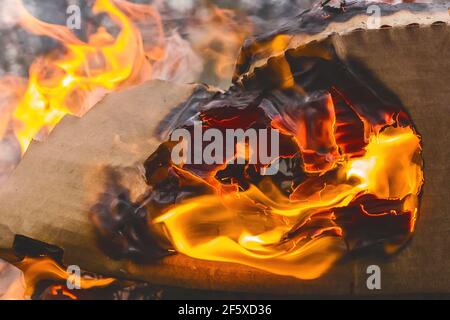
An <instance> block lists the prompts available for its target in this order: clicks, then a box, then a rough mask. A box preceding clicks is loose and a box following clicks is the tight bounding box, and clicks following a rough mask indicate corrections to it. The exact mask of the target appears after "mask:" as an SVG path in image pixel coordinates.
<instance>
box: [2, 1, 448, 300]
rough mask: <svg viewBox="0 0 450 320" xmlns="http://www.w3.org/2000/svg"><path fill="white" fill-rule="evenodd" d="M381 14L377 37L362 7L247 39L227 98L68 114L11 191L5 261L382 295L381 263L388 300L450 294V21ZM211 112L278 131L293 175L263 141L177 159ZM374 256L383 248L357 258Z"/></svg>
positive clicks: (219, 128) (159, 92) (120, 97)
mask: <svg viewBox="0 0 450 320" xmlns="http://www.w3.org/2000/svg"><path fill="white" fill-rule="evenodd" d="M379 8H380V9H381V11H380V13H381V16H380V17H379V21H378V22H377V24H378V28H376V29H373V30H368V29H367V21H368V16H367V6H366V5H364V4H363V5H354V6H350V7H348V8H346V9H345V10H344V11H343V10H342V9H332V8H325V9H321V10H312V11H307V12H304V13H302V14H301V15H299V16H298V20H296V21H293V22H292V23H291V24H289V25H286V26H284V27H283V28H282V29H280V30H277V31H276V32H273V33H271V34H268V35H264V36H262V37H257V38H254V39H252V40H249V41H247V42H246V43H245V44H244V46H243V48H242V51H241V55H240V57H239V59H238V65H237V68H236V73H235V77H234V83H233V85H232V87H231V88H230V89H229V90H227V91H225V92H222V91H218V90H216V89H213V88H209V87H206V86H195V85H173V84H170V83H165V82H160V81H156V82H148V83H145V84H143V85H140V86H137V87H134V88H131V89H128V90H124V91H122V92H119V93H115V94H111V95H109V96H107V97H106V98H105V99H103V100H102V101H101V102H100V103H98V104H97V106H96V107H95V108H94V109H93V110H91V111H90V112H88V113H87V114H86V115H85V116H84V117H83V118H75V117H65V118H64V119H63V120H62V121H61V122H60V123H59V124H58V125H57V126H56V127H55V129H54V130H53V132H52V133H51V135H50V136H49V138H48V139H47V141H45V142H41V143H32V144H31V146H30V148H29V149H28V151H27V153H26V154H25V157H24V159H23V160H22V162H21V163H20V165H19V166H18V168H17V169H16V170H15V172H14V174H13V175H12V177H11V178H10V180H9V181H8V184H7V185H6V186H5V188H4V189H3V190H2V191H1V194H0V203H2V208H1V209H0V210H1V211H0V212H1V216H2V220H1V222H0V230H1V233H0V247H1V248H3V249H4V250H5V256H6V257H9V259H10V260H14V258H12V257H11V255H8V254H6V253H7V252H8V250H11V249H12V250H13V252H14V253H15V254H16V255H18V256H30V255H33V256H42V255H47V256H49V257H51V258H52V259H54V260H55V261H58V262H60V263H63V264H64V265H78V266H80V267H81V268H82V269H84V270H87V271H90V272H95V273H98V274H102V275H107V276H111V277H114V278H125V279H133V280H143V281H148V282H152V283H156V284H165V285H174V286H183V287H192V288H203V289H211V290H219V289H220V290H235V291H258V292H271V293H275V292H278V293H285V294H286V293H293V294H299V293H301V294H321V293H326V294H350V293H356V294H367V293H369V291H368V289H367V286H366V282H365V279H366V277H367V273H366V270H367V267H368V266H370V265H372V264H376V265H379V266H380V267H381V268H382V270H383V279H384V281H383V293H384V294H398V293H418V292H426V293H442V292H448V290H449V287H450V283H449V275H448V263H447V262H446V261H450V259H449V257H448V250H447V246H448V244H449V241H448V240H449V238H448V225H449V223H450V220H449V219H448V218H447V215H448V212H449V207H448V201H447V199H446V196H447V189H446V187H445V186H446V173H448V171H449V167H448V161H447V156H448V151H447V148H446V147H445V146H446V140H447V137H448V133H447V130H446V128H447V125H448V117H446V115H447V112H448V106H447V101H448V97H449V90H448V88H447V87H448V86H447V84H448V79H447V78H448V74H449V72H448V71H449V69H450V65H449V62H448V59H446V58H447V57H446V52H448V49H449V48H448V46H449V41H448V37H449V27H448V21H449V15H448V11H447V9H446V8H444V7H442V6H433V5H419V4H403V5H397V6H387V5H379ZM197 122H201V123H202V126H203V127H205V128H207V129H215V130H216V131H215V132H225V131H226V130H230V129H234V130H239V129H240V130H243V131H244V130H248V129H258V130H268V129H270V128H276V129H277V130H279V132H280V140H279V147H280V148H279V149H280V153H279V156H278V157H277V159H272V160H274V161H277V162H278V171H277V172H276V174H273V175H265V174H264V173H263V171H264V169H265V168H266V167H267V166H266V164H263V163H261V162H258V159H259V158H258V157H257V158H256V159H257V161H256V163H250V162H249V159H250V158H251V156H252V151H254V150H252V148H251V144H250V143H249V141H250V140H251V137H248V136H247V137H246V140H245V139H244V140H243V141H241V142H243V143H242V144H241V147H240V149H239V148H236V149H234V150H240V152H238V151H236V152H234V153H233V154H232V157H231V158H230V157H228V158H227V157H226V156H225V155H226V152H224V153H222V156H220V157H217V158H219V160H223V161H216V162H213V163H207V164H205V163H202V162H201V161H200V162H198V163H196V162H195V161H194V163H192V162H190V161H186V159H188V158H189V156H193V157H194V158H195V155H192V154H191V155H189V154H186V152H185V153H184V154H183V159H184V160H183V161H180V162H179V163H175V162H174V161H173V157H172V155H173V154H174V148H175V146H177V144H176V142H177V139H174V132H175V131H176V130H179V129H183V130H185V131H184V132H191V131H192V130H195V123H197ZM262 138H263V137H261V136H259V137H257V138H256V139H259V140H258V141H259V142H260V140H261V139H262ZM265 138H266V139H265V141H266V142H267V141H270V138H271V137H269V136H266V137H265ZM204 140H205V139H204ZM210 140H212V139H210ZM188 142H189V141H188ZM210 142H211V141H210ZM236 145H237V143H236ZM201 147H203V145H202V146H201ZM267 149H270V148H267ZM219 151H220V147H217V148H215V150H214V152H211V153H210V155H212V156H214V157H215V156H217V154H218V153H220V152H219ZM222 151H223V150H222ZM239 159H240V160H242V162H241V163H239V162H238V160H239ZM422 159H423V160H422ZM233 161H234V162H235V163H233V164H232V162H233ZM412 234H414V235H415V236H414V239H412V241H411V235H412ZM359 252H363V253H364V252H372V253H373V252H376V254H373V255H371V256H364V257H359V258H358V259H345V258H347V257H349V254H351V253H359ZM380 252H381V253H382V255H381V254H380ZM8 253H9V254H10V252H8ZM394 253H396V255H395V256H394V257H393V258H392V259H390V260H386V258H380V256H383V257H386V254H387V256H392V254H394ZM431 261H441V262H442V263H431ZM430 263H431V264H430ZM22 266H23V265H22ZM46 266H47V267H48V266H49V265H48V264H47V265H46ZM55 266H56V264H55ZM24 267H26V266H24ZM59 272H60V271H59ZM55 273H56V274H57V273H58V272H55ZM63 274H64V272H63ZM313 279H314V280H313ZM306 280H311V281H306ZM103 284H104V283H103Z"/></svg>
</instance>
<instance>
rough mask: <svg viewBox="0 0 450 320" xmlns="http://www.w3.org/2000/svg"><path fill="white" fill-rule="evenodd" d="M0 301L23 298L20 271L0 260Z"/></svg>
mask: <svg viewBox="0 0 450 320" xmlns="http://www.w3.org/2000/svg"><path fill="white" fill-rule="evenodd" d="M0 280H1V281H0V300H19V299H24V298H25V279H24V276H23V273H22V271H20V270H19V269H17V268H16V267H14V266H13V265H11V264H9V263H7V262H5V261H3V260H1V259H0Z"/></svg>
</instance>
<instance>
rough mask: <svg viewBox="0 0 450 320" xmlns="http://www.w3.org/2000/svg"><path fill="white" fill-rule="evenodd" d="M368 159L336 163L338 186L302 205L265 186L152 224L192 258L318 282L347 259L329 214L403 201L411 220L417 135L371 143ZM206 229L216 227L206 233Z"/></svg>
mask: <svg viewBox="0 0 450 320" xmlns="http://www.w3.org/2000/svg"><path fill="white" fill-rule="evenodd" d="M365 151H366V153H365V155H364V156H363V157H361V158H355V159H350V160H343V161H342V162H341V163H339V164H338V170H337V173H336V176H337V181H333V183H330V184H326V185H325V186H324V187H323V189H321V190H319V191H318V192H317V193H316V194H314V195H312V196H310V197H309V199H308V200H306V201H305V200H293V198H295V196H296V194H297V196H298V193H300V192H301V191H300V190H296V191H294V192H293V193H292V194H291V199H289V198H288V197H285V196H284V195H282V194H280V193H279V192H277V190H276V188H274V186H273V185H271V184H270V183H265V184H266V185H264V184H262V185H261V186H259V187H256V186H252V187H250V189H248V190H247V191H245V192H238V193H230V194H226V195H223V194H222V195H217V194H216V195H208V196H203V197H200V198H193V199H190V200H186V201H184V202H183V203H181V204H179V205H177V206H175V207H173V208H170V209H169V210H167V212H165V213H164V214H162V215H161V216H159V217H158V218H156V219H155V220H154V221H153V222H154V223H163V224H164V227H165V228H166V230H167V232H168V234H169V237H170V239H171V241H172V243H173V244H174V246H175V248H176V250H177V251H178V252H181V253H183V254H185V255H188V256H190V257H193V258H197V259H205V260H213V261H223V262H234V263H241V264H245V265H248V266H251V267H255V268H259V269H262V270H266V271H269V272H272V273H276V274H281V275H289V276H294V277H297V278H301V279H314V278H317V277H319V276H320V275H322V274H323V273H324V272H325V271H326V270H328V269H329V267H330V266H331V265H332V264H333V263H334V262H335V261H336V260H337V259H339V258H340V257H342V255H343V254H344V253H345V252H346V251H347V248H346V243H345V241H344V239H343V237H342V235H343V233H345V231H344V230H343V228H342V227H341V226H340V225H339V219H338V218H337V217H336V215H335V213H334V212H333V210H335V209H336V208H344V207H346V206H349V205H350V204H351V202H352V201H353V200H354V199H355V198H357V197H360V196H361V195H364V194H372V195H375V196H376V197H378V198H380V199H405V201H404V202H403V205H402V208H401V210H400V211H401V212H412V213H414V214H415V213H416V210H417V206H418V204H417V200H418V196H417V195H418V193H419V191H420V187H421V184H422V180H423V176H422V169H421V164H420V162H416V161H415V160H414V159H415V158H416V157H417V155H418V153H419V152H420V139H419V138H418V137H417V135H416V134H415V133H414V132H413V131H412V129H410V128H401V127H399V128H393V127H389V128H387V129H386V130H384V131H382V132H381V133H380V134H378V135H374V136H372V137H371V140H370V142H369V144H368V145H367V147H366V148H365ZM255 204H257V205H255ZM361 207H362V209H364V207H363V205H362V204H361ZM401 212H395V213H393V214H395V215H397V214H399V215H401V214H402V213H401ZM323 213H326V214H325V215H323ZM364 214H367V215H370V213H368V212H365V213H364ZM386 214H389V213H386ZM403 214H406V213H403ZM319 219H325V220H327V221H328V223H327V224H325V225H324V226H323V227H319V228H318V229H317V230H316V231H315V232H314V233H313V234H311V235H307V234H302V235H300V236H298V237H294V238H292V239H289V238H287V235H288V234H289V233H290V232H291V231H292V230H293V229H294V228H295V226H296V224H298V223H299V221H302V223H304V224H308V223H309V224H313V223H314V221H315V220H319ZM208 226H215V227H212V228H211V227H210V229H211V230H208V229H207V228H208ZM413 228H414V219H411V229H410V230H411V231H412V230H413Z"/></svg>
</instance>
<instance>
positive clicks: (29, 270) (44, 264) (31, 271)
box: [16, 257, 115, 299]
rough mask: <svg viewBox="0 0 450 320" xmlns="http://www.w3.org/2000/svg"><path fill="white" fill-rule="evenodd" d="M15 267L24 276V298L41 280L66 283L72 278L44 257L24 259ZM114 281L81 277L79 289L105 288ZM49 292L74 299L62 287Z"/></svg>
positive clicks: (59, 286)
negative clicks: (60, 293)
mask: <svg viewBox="0 0 450 320" xmlns="http://www.w3.org/2000/svg"><path fill="white" fill-rule="evenodd" d="M16 266H17V267H18V268H19V269H21V270H22V271H23V273H24V276H25V283H26V291H25V296H31V295H32V294H33V292H34V291H35V288H36V285H37V284H38V283H39V281H41V280H53V281H67V280H68V279H70V278H71V277H73V275H72V274H70V273H68V272H67V271H66V270H65V269H64V268H62V267H61V266H60V265H59V264H57V263H56V262H55V261H54V260H52V259H50V258H46V257H43V258H25V259H23V260H22V261H21V262H19V263H16ZM114 281H115V279H112V278H102V279H93V278H88V277H84V276H81V277H80V287H81V289H91V288H94V287H105V286H108V285H110V284H112V283H113V282H114ZM51 291H52V292H53V293H55V294H56V293H57V292H58V291H60V292H62V293H63V294H64V295H66V296H68V297H69V298H73V299H76V296H75V295H74V294H73V293H70V292H69V291H68V290H65V289H64V287H63V286H62V285H55V286H53V287H52V288H51Z"/></svg>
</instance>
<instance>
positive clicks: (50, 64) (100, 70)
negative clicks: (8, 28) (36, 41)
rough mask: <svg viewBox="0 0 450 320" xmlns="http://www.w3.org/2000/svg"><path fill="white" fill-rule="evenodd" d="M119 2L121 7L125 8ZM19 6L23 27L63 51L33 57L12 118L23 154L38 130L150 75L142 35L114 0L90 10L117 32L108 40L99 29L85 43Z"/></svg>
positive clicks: (103, 2)
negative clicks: (102, 15) (55, 42)
mask: <svg viewBox="0 0 450 320" xmlns="http://www.w3.org/2000/svg"><path fill="white" fill-rule="evenodd" d="M118 3H120V5H121V7H122V8H124V7H125V6H126V5H127V3H124V2H118ZM130 5H132V4H130ZM17 8H18V14H19V23H20V25H21V26H22V27H24V28H25V29H27V30H28V31H30V32H32V33H35V34H38V35H46V36H49V37H51V38H53V39H55V40H58V41H60V42H61V43H62V44H63V45H64V47H65V50H64V51H63V52H61V51H60V50H58V52H52V53H50V54H48V55H46V56H44V57H42V58H40V59H37V60H36V61H35V62H34V63H33V64H32V66H31V68H30V75H29V83H28V88H27V89H26V91H25V93H24V94H23V98H22V100H21V101H20V103H19V104H18V105H17V107H16V109H15V111H14V114H13V117H14V119H15V120H16V127H15V132H16V136H17V138H18V140H19V142H20V144H21V146H22V150H23V151H25V150H26V149H27V147H28V145H29V143H30V142H31V140H32V139H33V138H34V137H35V136H36V135H37V134H38V133H39V132H40V131H41V130H42V129H46V130H51V129H52V128H53V127H54V126H55V125H56V124H57V123H58V122H59V121H60V120H61V119H62V117H64V115H66V114H76V115H81V114H83V113H84V112H85V111H87V110H88V109H89V108H90V107H91V106H92V105H93V104H95V102H97V101H98V100H99V99H100V98H101V97H102V96H103V94H105V93H107V92H110V91H112V90H117V89H120V88H123V87H125V86H128V85H132V84H136V83H139V82H142V81H143V80H146V79H148V78H149V77H150V76H151V69H150V67H151V66H150V64H149V62H148V61H147V59H146V52H145V51H144V47H143V42H142V38H141V34H140V31H139V30H138V29H137V28H136V26H135V25H134V24H133V23H132V21H131V20H130V18H129V17H128V16H126V15H125V13H123V12H122V11H121V10H120V9H119V8H118V7H117V6H116V5H115V3H113V2H112V1H110V0H97V1H96V2H95V5H94V7H93V11H94V13H96V14H98V13H106V14H108V15H109V16H110V18H111V19H112V20H113V21H114V22H115V23H116V24H117V25H118V26H119V27H120V32H119V33H118V35H117V36H112V35H111V34H109V33H108V31H106V30H105V29H104V28H99V29H98V30H97V32H96V33H95V34H92V35H91V36H90V37H89V40H88V42H87V43H84V42H82V41H81V40H79V39H78V38H76V36H75V35H73V34H72V32H71V31H70V30H68V29H67V28H65V27H64V26H59V25H52V24H48V23H45V22H41V21H39V20H38V19H36V18H34V17H33V16H32V15H30V14H29V13H28V12H27V11H26V9H25V7H24V6H23V5H22V3H21V2H20V1H19V2H18V4H17ZM142 8H144V7H143V6H142ZM148 8H150V7H148ZM147 11H148V10H147ZM158 30H159V31H160V32H162V29H158ZM155 47H156V46H155ZM152 49H153V51H156V48H152ZM157 49H159V50H162V48H160V47H158V48H157Z"/></svg>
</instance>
